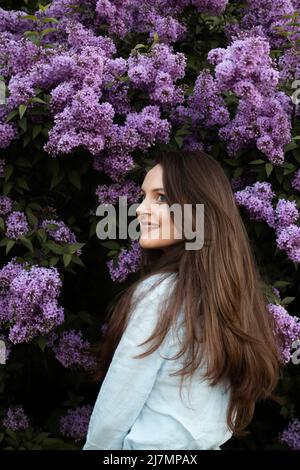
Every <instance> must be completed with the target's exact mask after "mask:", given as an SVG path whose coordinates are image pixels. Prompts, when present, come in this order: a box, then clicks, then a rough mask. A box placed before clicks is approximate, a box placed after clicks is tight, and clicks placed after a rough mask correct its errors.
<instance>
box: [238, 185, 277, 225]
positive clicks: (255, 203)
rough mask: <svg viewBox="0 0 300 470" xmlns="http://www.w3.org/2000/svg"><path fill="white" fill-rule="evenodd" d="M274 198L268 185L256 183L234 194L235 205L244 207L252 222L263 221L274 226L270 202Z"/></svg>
mask: <svg viewBox="0 0 300 470" xmlns="http://www.w3.org/2000/svg"><path fill="white" fill-rule="evenodd" d="M274 196H275V193H274V192H273V191H272V187H271V184H270V183H266V182H263V183H262V182H256V183H255V184H254V185H252V186H246V188H244V189H243V190H242V191H237V192H236V193H235V200H236V202H237V204H239V205H242V206H244V207H245V208H246V209H247V210H248V212H249V214H250V218H251V219H252V220H257V221H259V220H264V221H266V222H267V223H268V224H269V225H271V226H273V225H274V219H275V217H274V209H273V206H272V203H271V200H272V199H273V197H274Z"/></svg>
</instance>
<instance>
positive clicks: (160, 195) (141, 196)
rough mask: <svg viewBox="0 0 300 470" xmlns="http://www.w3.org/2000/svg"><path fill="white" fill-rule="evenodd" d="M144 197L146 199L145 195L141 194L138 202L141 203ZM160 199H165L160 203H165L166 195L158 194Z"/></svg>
mask: <svg viewBox="0 0 300 470" xmlns="http://www.w3.org/2000/svg"><path fill="white" fill-rule="evenodd" d="M144 197H145V195H144V194H140V195H139V198H138V200H139V201H142V200H143V199H144ZM160 197H162V198H164V199H163V200H160V201H159V202H165V200H166V196H165V195H164V194H158V198H160Z"/></svg>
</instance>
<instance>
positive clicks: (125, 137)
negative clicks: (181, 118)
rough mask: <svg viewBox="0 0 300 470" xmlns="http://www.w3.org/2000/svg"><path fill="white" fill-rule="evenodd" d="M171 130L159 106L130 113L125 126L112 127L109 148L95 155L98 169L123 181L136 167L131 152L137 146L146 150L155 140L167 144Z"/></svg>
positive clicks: (115, 179)
mask: <svg viewBox="0 0 300 470" xmlns="http://www.w3.org/2000/svg"><path fill="white" fill-rule="evenodd" d="M170 131H171V124H170V122H169V121H168V120H167V119H161V117H160V108H159V107H158V106H157V105H149V106H145V107H144V108H143V110H142V111H140V112H131V113H128V114H127V116H126V119H125V123H124V125H123V126H120V125H118V124H113V126H112V127H111V129H110V134H109V136H107V149H106V150H104V151H103V152H102V153H101V154H99V155H97V156H96V157H95V158H94V162H93V166H94V169H95V170H97V171H103V172H104V173H106V175H107V176H109V177H110V178H111V179H112V180H113V181H114V182H119V183H120V182H122V181H124V179H125V176H126V174H127V173H128V171H129V170H131V169H132V168H133V166H134V160H133V158H132V155H131V153H132V152H133V151H134V150H135V149H139V150H142V151H145V150H147V149H149V148H150V147H151V146H152V145H154V144H155V142H163V143H167V142H168V141H169V134H170ZM108 149H109V150H108Z"/></svg>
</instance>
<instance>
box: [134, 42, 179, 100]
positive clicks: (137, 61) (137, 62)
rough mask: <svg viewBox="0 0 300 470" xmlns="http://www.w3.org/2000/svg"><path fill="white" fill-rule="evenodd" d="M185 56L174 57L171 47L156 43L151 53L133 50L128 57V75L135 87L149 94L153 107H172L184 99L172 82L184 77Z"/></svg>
mask: <svg viewBox="0 0 300 470" xmlns="http://www.w3.org/2000/svg"><path fill="white" fill-rule="evenodd" d="M185 66H186V57H185V55H184V54H183V53H181V52H177V53H176V54H173V53H172V51H171V50H170V46H168V45H166V44H155V45H154V46H153V47H152V48H151V51H150V53H147V54H141V53H140V52H139V51H138V50H133V51H132V52H131V54H130V56H129V58H128V76H129V78H130V80H131V83H132V84H133V86H134V87H136V88H139V89H141V90H144V91H147V92H148V93H149V98H150V100H151V101H153V102H154V103H155V104H161V105H164V104H168V105H171V106H175V105H177V104H180V103H182V102H183V100H184V94H183V90H182V88H181V87H178V86H176V85H175V82H176V81H177V80H178V79H180V78H183V77H184V75H185Z"/></svg>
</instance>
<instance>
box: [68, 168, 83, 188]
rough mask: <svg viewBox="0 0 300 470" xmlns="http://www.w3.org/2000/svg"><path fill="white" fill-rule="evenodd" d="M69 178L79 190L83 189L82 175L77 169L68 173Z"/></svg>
mask: <svg viewBox="0 0 300 470" xmlns="http://www.w3.org/2000/svg"><path fill="white" fill-rule="evenodd" d="M68 178H69V181H70V183H72V184H73V186H75V188H77V189H79V190H80V189H81V183H80V176H79V173H78V172H77V171H75V170H72V171H70V172H69V173H68Z"/></svg>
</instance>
